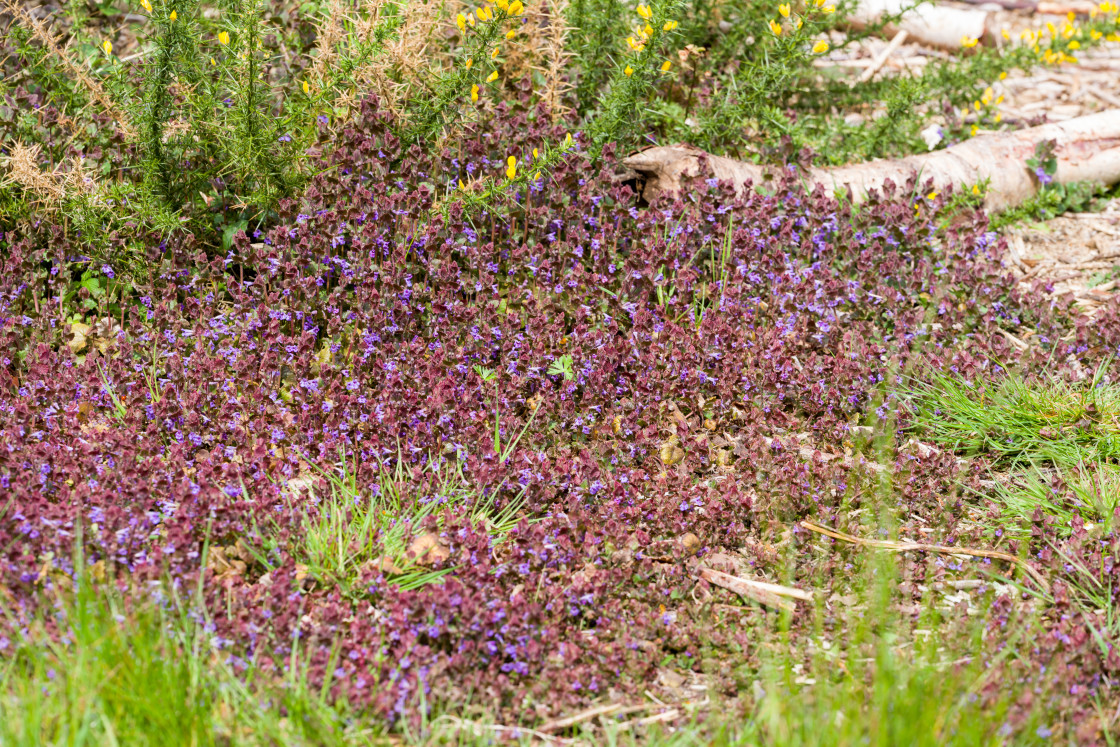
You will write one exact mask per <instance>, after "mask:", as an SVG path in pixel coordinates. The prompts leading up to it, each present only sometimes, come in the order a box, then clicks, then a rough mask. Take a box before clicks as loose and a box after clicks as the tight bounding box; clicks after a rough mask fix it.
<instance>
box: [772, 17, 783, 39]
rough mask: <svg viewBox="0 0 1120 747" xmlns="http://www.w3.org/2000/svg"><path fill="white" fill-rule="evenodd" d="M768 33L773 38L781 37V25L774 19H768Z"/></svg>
mask: <svg viewBox="0 0 1120 747" xmlns="http://www.w3.org/2000/svg"><path fill="white" fill-rule="evenodd" d="M770 31H771V33H773V34H774V36H781V35H782V24H780V23H778V22H777V21H775V20H774V19H770Z"/></svg>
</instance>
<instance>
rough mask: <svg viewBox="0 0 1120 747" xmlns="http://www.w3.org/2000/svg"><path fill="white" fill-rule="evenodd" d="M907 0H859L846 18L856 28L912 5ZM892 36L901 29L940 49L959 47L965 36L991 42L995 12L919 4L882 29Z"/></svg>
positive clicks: (993, 35) (917, 39) (992, 40)
mask: <svg viewBox="0 0 1120 747" xmlns="http://www.w3.org/2000/svg"><path fill="white" fill-rule="evenodd" d="M912 4H913V3H912V1H911V0H860V2H859V4H858V5H857V6H856V8H855V12H853V13H852V15H851V17H850V18H849V22H850V23H851V24H852V26H854V27H856V28H863V27H865V26H869V25H871V24H873V23H876V22H877V21H879V19H881V18H882V17H883V16H887V15H897V14H898V13H899V12H900V11H901V10H902V9H903V8H905V7H908V6H910V5H912ZM884 31H885V33H886V36H887V37H888V38H889V37H892V36H894V35H895V34H897V33H898V32H899V31H905V32H906V33H907V34H908V35H909V36H910V38H911V40H912V41H916V42H919V43H921V44H926V45H929V46H931V47H941V48H942V49H960V48H961V39H962V38H963V37H966V36H969V37H972V38H973V39H979V40H980V41H981V42H982V43H985V44H995V41H996V39H995V34H996V29H995V14H994V13H992V12H989V11H986V10H982V9H980V8H954V7H951V6H945V5H929V4H926V5H919V6H918V7H917V8H914V9H913V10H908V11H906V12H905V13H903V14H902V17H901V18H900V19H899V20H898V23H897V24H891V25H889V26H887V27H886V29H885V30H884Z"/></svg>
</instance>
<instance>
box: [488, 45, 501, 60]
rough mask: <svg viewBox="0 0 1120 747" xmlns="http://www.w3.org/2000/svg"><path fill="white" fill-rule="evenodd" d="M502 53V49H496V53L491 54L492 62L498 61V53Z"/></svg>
mask: <svg viewBox="0 0 1120 747" xmlns="http://www.w3.org/2000/svg"><path fill="white" fill-rule="evenodd" d="M501 51H502V48H501V47H494V51H493V52H491V53H490V59H492V60H496V59H498V53H499V52H501Z"/></svg>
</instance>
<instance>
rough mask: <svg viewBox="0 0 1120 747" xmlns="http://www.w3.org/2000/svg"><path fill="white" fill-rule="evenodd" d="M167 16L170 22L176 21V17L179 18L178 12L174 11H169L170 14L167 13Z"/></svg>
mask: <svg viewBox="0 0 1120 747" xmlns="http://www.w3.org/2000/svg"><path fill="white" fill-rule="evenodd" d="M167 18H168V19H169V20H170V21H171V22H172V23H175V21H176V20H178V18H179V14H178V13H176V12H175V11H171V15H169V16H168V17H167Z"/></svg>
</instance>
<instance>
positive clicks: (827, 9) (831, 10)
mask: <svg viewBox="0 0 1120 747" xmlns="http://www.w3.org/2000/svg"><path fill="white" fill-rule="evenodd" d="M835 12H836V6H835V5H826V6H824V7H823V8H821V13H835Z"/></svg>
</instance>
